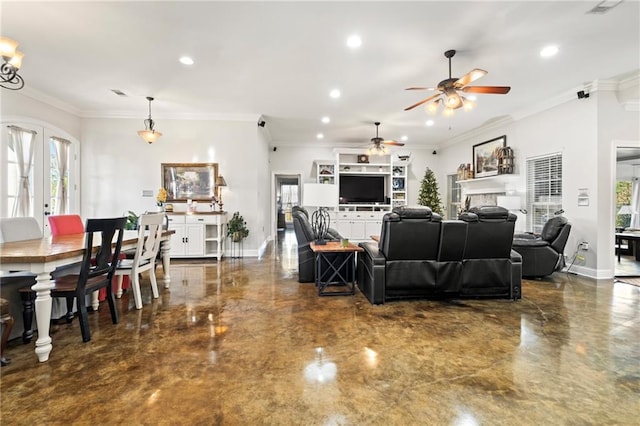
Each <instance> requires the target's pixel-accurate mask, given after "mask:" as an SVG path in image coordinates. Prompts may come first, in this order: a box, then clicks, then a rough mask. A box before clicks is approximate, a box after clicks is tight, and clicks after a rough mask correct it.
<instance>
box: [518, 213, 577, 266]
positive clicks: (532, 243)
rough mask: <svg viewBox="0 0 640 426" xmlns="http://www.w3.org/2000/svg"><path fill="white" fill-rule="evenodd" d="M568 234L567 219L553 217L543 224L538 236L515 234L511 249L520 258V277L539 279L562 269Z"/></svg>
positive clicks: (569, 230) (569, 228)
mask: <svg viewBox="0 0 640 426" xmlns="http://www.w3.org/2000/svg"><path fill="white" fill-rule="evenodd" d="M569 232H571V224H570V223H569V221H568V220H567V218H566V217H564V216H555V217H552V218H551V219H549V220H548V221H547V222H546V223H545V224H544V227H543V228H542V232H541V233H540V235H534V234H516V235H515V236H514V238H513V249H514V250H515V251H517V252H518V253H520V255H521V256H522V276H524V277H534V278H540V277H545V276H547V275H551V274H552V273H553V272H555V271H559V270H560V269H562V268H563V267H564V266H565V261H564V247H565V246H566V244H567V240H568V239H569Z"/></svg>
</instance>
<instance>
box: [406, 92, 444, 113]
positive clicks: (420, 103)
mask: <svg viewBox="0 0 640 426" xmlns="http://www.w3.org/2000/svg"><path fill="white" fill-rule="evenodd" d="M441 94H442V93H436V94H435V95H433V96H429V97H428V98H426V99H423V100H421V101H420V102H418V103H415V104H413V105H411V106H408V107H406V108H405V109H404V110H405V111H409V110H410V109H413V108H415V107H417V106H420V105H422V104H425V103H427V102H429V101H430V100H432V99H435V98H437V97H438V96H440V95H441Z"/></svg>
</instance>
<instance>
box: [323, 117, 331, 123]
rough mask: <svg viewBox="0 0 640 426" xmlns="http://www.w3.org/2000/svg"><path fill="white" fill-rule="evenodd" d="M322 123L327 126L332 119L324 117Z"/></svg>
mask: <svg viewBox="0 0 640 426" xmlns="http://www.w3.org/2000/svg"><path fill="white" fill-rule="evenodd" d="M322 122H323V123H324V124H327V123H330V122H331V119H330V118H329V117H322Z"/></svg>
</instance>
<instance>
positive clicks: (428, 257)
mask: <svg viewBox="0 0 640 426" xmlns="http://www.w3.org/2000/svg"><path fill="white" fill-rule="evenodd" d="M449 222H456V224H453V225H452V227H451V232H450V235H449V238H447V239H446V240H447V241H444V239H443V235H444V234H443V229H449V228H446V227H445V225H447V224H449ZM457 222H459V221H444V222H443V221H442V218H441V217H440V215H438V214H437V213H433V212H432V211H431V209H430V208H429V207H396V208H394V209H393V212H392V213H387V214H385V215H384V217H383V219H382V231H381V234H380V242H379V243H375V242H363V243H360V247H362V248H363V249H364V252H362V253H359V254H358V287H359V288H360V291H362V293H363V294H364V295H365V296H366V297H367V299H369V301H370V302H371V303H373V304H380V303H384V302H385V301H386V300H393V299H404V298H416V297H418V298H419V297H434V296H436V297H437V296H438V295H443V294H446V293H447V292H449V291H457V287H458V286H459V282H460V280H459V275H460V269H461V262H462V252H463V251H464V243H465V238H466V225H465V224H464V223H457ZM455 225H458V226H460V225H462V228H458V229H457V230H454V227H455ZM456 234H457V235H456ZM447 242H448V243H449V244H447ZM454 246H455V247H457V249H456V248H454ZM456 256H457V259H456V260H455V261H453V262H449V260H451V259H452V258H455V257H456Z"/></svg>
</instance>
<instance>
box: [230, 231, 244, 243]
mask: <svg viewBox="0 0 640 426" xmlns="http://www.w3.org/2000/svg"><path fill="white" fill-rule="evenodd" d="M231 241H233V242H234V243H239V242H240V241H242V232H240V231H236V232H234V233H233V234H231Z"/></svg>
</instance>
